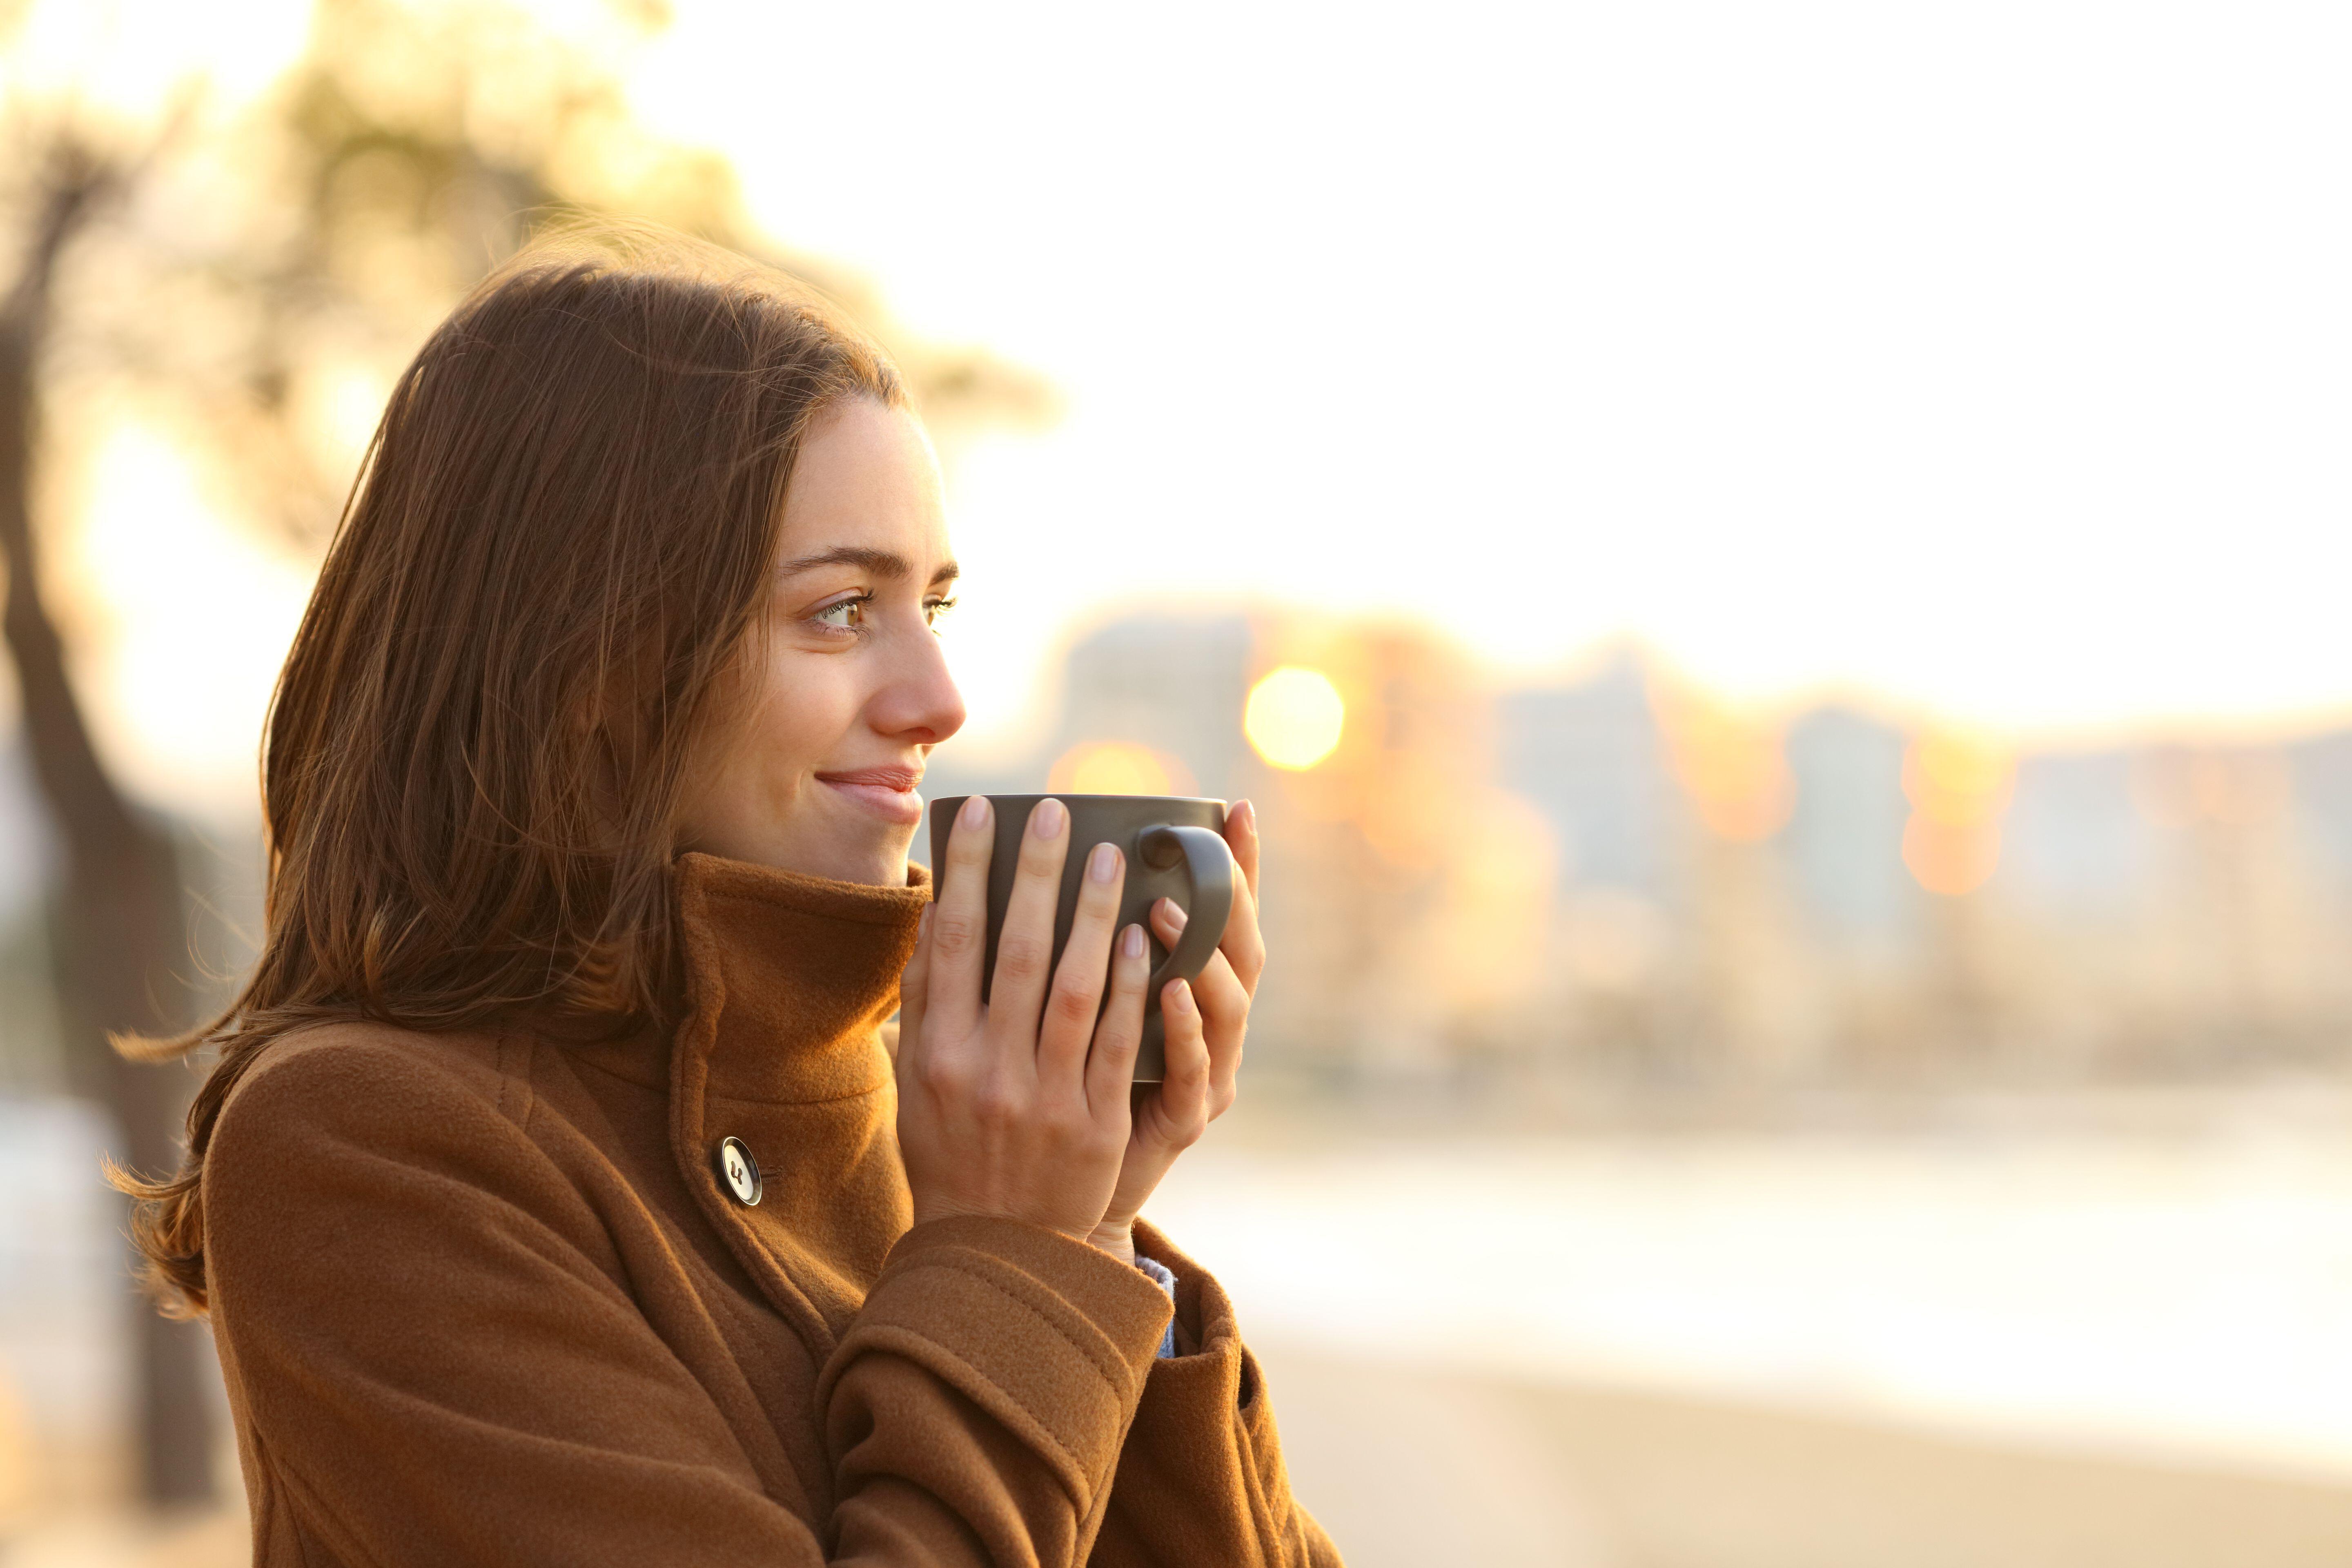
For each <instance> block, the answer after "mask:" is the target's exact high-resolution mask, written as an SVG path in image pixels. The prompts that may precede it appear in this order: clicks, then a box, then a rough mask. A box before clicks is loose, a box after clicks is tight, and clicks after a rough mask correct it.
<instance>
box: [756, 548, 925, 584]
mask: <svg viewBox="0 0 2352 1568" xmlns="http://www.w3.org/2000/svg"><path fill="white" fill-rule="evenodd" d="M820 566H863V567H864V568H866V570H867V571H868V572H871V573H873V574H875V575H876V576H877V577H887V578H889V579H890V580H891V581H892V582H894V583H902V582H904V581H906V580H907V579H908V578H909V577H911V576H913V575H914V574H915V568H914V564H913V563H911V562H909V561H908V559H907V558H906V557H905V556H903V555H901V554H899V553H898V552H896V551H894V550H871V549H868V548H866V546H864V545H862V544H836V545H835V546H834V547H833V548H832V549H830V550H820V551H818V552H816V553H815V554H814V555H800V556H795V557H793V559H792V560H790V561H787V562H784V563H782V565H781V566H779V567H778V568H777V571H778V573H779V574H781V575H782V576H786V577H794V576H798V575H799V574H801V573H803V572H814V571H815V570H816V569H817V568H818V567H820ZM959 575H961V573H960V572H959V571H958V570H957V567H956V563H954V562H952V561H950V562H948V563H945V564H943V565H942V566H940V569H939V570H938V571H936V572H934V573H932V574H931V586H932V587H935V588H936V587H938V586H939V585H940V584H942V583H948V582H952V581H954V580H955V578H956V577H958V576H959Z"/></svg>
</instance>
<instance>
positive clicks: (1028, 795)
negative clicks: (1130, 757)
mask: <svg viewBox="0 0 2352 1568" xmlns="http://www.w3.org/2000/svg"><path fill="white" fill-rule="evenodd" d="M973 795H987V796H988V798H989V799H991V800H1181V801H1185V802H1188V803H1190V804H1192V805H1225V804H1227V803H1226V801H1225V799H1224V797H1223V795H1090V794H1086V793H1083V792H1081V791H1077V790H1066V789H1041V790H1022V791H1019V792H1007V793H1005V794H1002V795H997V794H992V793H991V792H989V791H987V790H984V789H975V790H966V791H965V792H964V793H963V794H961V795H934V796H932V797H931V800H930V802H929V804H930V805H940V803H942V802H944V801H950V800H970V799H971V797H972V796H973Z"/></svg>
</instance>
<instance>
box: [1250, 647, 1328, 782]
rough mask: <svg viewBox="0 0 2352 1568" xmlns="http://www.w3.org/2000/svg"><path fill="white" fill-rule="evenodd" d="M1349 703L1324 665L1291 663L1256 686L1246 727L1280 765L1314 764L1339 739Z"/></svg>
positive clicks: (1268, 758)
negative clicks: (1314, 666)
mask: <svg viewBox="0 0 2352 1568" xmlns="http://www.w3.org/2000/svg"><path fill="white" fill-rule="evenodd" d="M1347 721H1348V704H1347V701H1346V700H1345V699H1343V698H1342V697H1341V696H1340V695H1339V688H1338V687H1336V686H1334V685H1332V684H1331V678H1330V677H1329V676H1328V675H1325V674H1324V673H1323V672H1322V671H1321V670H1319V669H1308V668H1305V667H1304V666H1301V665H1286V666H1284V667H1283V668H1280V669H1277V670H1275V671H1274V672H1273V673H1272V674H1270V675H1268V676H1266V677H1265V679H1262V680H1260V681H1259V682H1258V683H1257V684H1256V685H1255V686H1254V687H1252V688H1250V694H1249V703H1248V705H1247V706H1246V707H1245V708H1244V709H1243V710H1242V730H1243V732H1244V733H1245V734H1246V735H1248V736H1249V742H1250V744H1251V745H1252V746H1255V748H1257V754H1258V755H1259V756H1261V757H1264V758H1265V760H1266V761H1267V762H1269V763H1273V764H1274V765H1275V766H1276V767H1277V768H1288V769H1291V770H1293V771H1294V772H1295V771H1297V770H1300V769H1304V768H1311V767H1313V766H1314V765H1315V764H1316V763H1319V762H1321V761H1322V760H1323V759H1324V758H1326V757H1328V756H1329V755H1330V754H1331V752H1333V751H1334V750H1335V749H1336V748H1337V747H1338V746H1339V734H1340V731H1342V730H1343V729H1345V728H1346V726H1347Z"/></svg>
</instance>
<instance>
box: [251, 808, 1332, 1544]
mask: <svg viewBox="0 0 2352 1568" xmlns="http://www.w3.org/2000/svg"><path fill="white" fill-rule="evenodd" d="M677 878H678V894H679V898H678V905H679V920H680V922H681V930H682V931H683V934H684V937H685V948H686V952H687V968H688V985H689V990H688V1017H687V1021H686V1023H685V1024H684V1025H683V1026H681V1027H680V1028H679V1030H678V1031H677V1035H676V1037H674V1039H673V1040H668V1041H665V1040H659V1039H656V1038H653V1037H644V1038H640V1039H637V1040H635V1041H625V1042H619V1043H606V1044H602V1045H595V1046H586V1047H583V1046H580V1045H577V1044H565V1043H560V1042H557V1041H555V1040H552V1039H551V1038H548V1037H544V1036H541V1035H538V1034H534V1033H532V1032H530V1031H528V1030H522V1029H510V1030H507V1031H503V1032H497V1033H484V1034H466V1035H424V1034H416V1033H412V1032H408V1031H405V1030H401V1029H396V1028H392V1027H388V1026H374V1025H366V1024H344V1025H334V1026H321V1027H316V1028H311V1029H306V1030H303V1031H301V1032H299V1033H297V1034H294V1035H290V1036H289V1037H286V1038H284V1039H283V1040H280V1041H278V1042H276V1043H274V1044H272V1045H271V1046H270V1047H268V1048H267V1049H266V1050H265V1051H264V1052H263V1054H262V1056H261V1058H259V1060H258V1061H257V1064H256V1065H255V1067H254V1068H253V1070H252V1071H251V1072H250V1073H249V1074H248V1075H247V1078H246V1079H244V1081H243V1082H242V1083H240V1084H239V1085H238V1086H237V1088H236V1090H235V1092H234V1093H233V1094H232V1095H231V1096H230V1098H229V1100H228V1104H227V1106H226V1109H225V1110H223V1112H222V1114H221V1118H220V1121H219V1122H218V1124H217V1126H216V1129H215V1135H214V1140H213V1143H212V1148H211V1152H210V1154H209V1157H208V1162H207V1165H206V1169H205V1178H204V1205H205V1228H206V1234H207V1237H208V1238H209V1241H208V1246H209V1268H210V1279H211V1287H212V1300H213V1323H214V1328H215V1333H216V1336H217V1339H218V1342H219V1345H220V1351H221V1361H222V1365H223V1367H224V1369H225V1370H226V1374H227V1379H228V1389H229V1397H230V1403H231V1405H232V1406H233V1408H234V1410H235V1414H236V1433H237V1442H238V1447H239V1451H240V1454H241V1456H242V1458H243V1462H244V1468H245V1476H246V1483H247V1489H248V1491H249V1494H250V1497H251V1500H252V1508H253V1522H254V1536H255V1546H254V1555H255V1561H256V1562H257V1563H264V1564H268V1565H270V1568H280V1565H285V1568H292V1565H296V1564H300V1565H303V1568H326V1565H328V1564H334V1563H350V1564H359V1563H369V1564H419V1565H428V1564H429V1565H432V1568H441V1565H444V1564H460V1563H482V1564H497V1565H499V1568H514V1565H518V1564H539V1563H547V1564H565V1565H567V1568H583V1565H591V1564H605V1563H609V1564H613V1565H614V1568H622V1565H626V1568H648V1565H652V1564H665V1563H709V1564H713V1565H715V1568H753V1565H755V1564H759V1565H764V1564H772V1563H775V1564H784V1563H789V1564H815V1563H860V1564H871V1565H875V1568H879V1565H881V1564H902V1563H956V1564H963V1563H992V1564H1013V1563H1050V1564H1069V1563H1080V1562H1084V1563H1098V1564H1106V1565H1112V1564H1119V1565H1123V1564H1145V1563H1153V1564H1168V1565H1171V1568H1173V1565H1176V1564H1184V1565H1187V1568H1205V1565H1211V1564H1217V1565H1222V1564H1236V1565H1239V1564H1266V1565H1268V1568H1309V1565H1312V1568H1323V1565H1326V1564H1337V1563H1339V1555H1338V1553H1337V1552H1335V1551H1334V1550H1333V1549H1332V1546H1331V1543H1330V1542H1329V1540H1328V1537H1326V1536H1325V1535H1324V1533H1323V1531H1321V1530H1320V1529H1319V1528H1318V1527H1317V1525H1316V1523H1315V1521H1313V1520H1312V1519H1310V1518H1309V1517H1308V1516H1307V1512H1306V1510H1303V1509H1301V1508H1299V1507H1298V1506H1297V1504H1296V1503H1295V1502H1293V1501H1292V1500H1291V1496H1290V1488H1289V1484H1288V1482H1287V1480H1286V1478H1285V1475H1284V1471H1283V1463H1282V1452H1281V1448H1280V1446H1279V1444H1278V1442H1277V1440H1276V1436H1275V1425H1274V1415H1273V1412H1272V1411H1271V1410H1270V1409H1269V1408H1268V1405H1267V1398H1266V1389H1265V1380H1264V1378H1263V1377H1262V1376H1261V1375H1260V1374H1259V1372H1258V1369H1257V1365H1256V1363H1255V1360H1254V1359H1253V1358H1252V1356H1251V1354H1250V1352H1248V1350H1247V1349H1245V1348H1244V1346H1243V1344H1242V1342H1241V1340H1240V1337H1239V1335H1238V1333H1237V1331H1236V1330H1235V1328H1234V1314H1233V1309H1232V1306H1231V1304H1230V1303H1229V1302H1228V1301H1227V1300H1226V1299H1225V1295H1224V1292H1223V1290H1221V1289H1219V1288H1218V1286H1217V1284H1216V1281H1215V1280H1213V1279H1211V1278H1210V1277H1209V1276H1208V1275H1207V1274H1206V1273H1205V1272H1203V1271H1202V1268H1200V1267H1199V1265H1197V1264H1195V1263H1193V1262H1192V1260H1191V1259H1189V1258H1185V1257H1184V1256H1183V1254H1181V1252H1178V1251H1177V1250H1176V1249H1175V1248H1174V1247H1172V1246H1171V1245H1170V1243H1169V1241H1168V1238H1167V1237H1164V1236H1162V1235H1160V1233H1159V1232H1158V1231H1156V1230H1153V1229H1152V1228H1150V1226H1148V1225H1144V1226H1138V1227H1137V1242H1138V1245H1139V1247H1141V1248H1142V1249H1143V1250H1144V1251H1145V1252H1146V1253H1148V1254H1149V1255H1150V1256H1151V1257H1154V1258H1159V1259H1160V1261H1162V1262H1163V1263H1165V1264H1167V1265H1168V1266H1169V1267H1170V1268H1171V1269H1173V1270H1174V1271H1175V1273H1176V1277H1177V1288H1176V1295H1177V1306H1176V1314H1175V1321H1176V1339H1177V1349H1178V1352H1179V1353H1178V1355H1177V1356H1176V1357H1174V1358H1173V1359H1170V1360H1155V1359H1154V1352H1155V1351H1156V1350H1157V1349H1158V1347H1159V1343H1160V1335H1161V1331H1162V1330H1163V1328H1164V1327H1165V1326H1166V1325H1167V1323H1168V1321H1169V1305H1168V1300H1167V1297H1166V1296H1165V1295H1164V1294H1163V1293H1162V1291H1161V1290H1160V1287H1159V1286H1157V1285H1155V1284H1153V1283H1152V1281H1151V1280H1150V1279H1148V1278H1146V1277H1145V1276H1144V1275H1143V1274H1141V1273H1140V1272H1139V1271H1138V1270H1136V1269H1134V1268H1129V1267H1128V1266H1127V1265H1126V1264H1124V1263H1121V1262H1119V1261H1118V1260H1117V1259H1115V1258H1110V1257H1108V1255H1106V1254H1104V1253H1102V1252H1099V1251H1097V1250H1096V1249H1094V1248H1092V1247H1087V1246H1084V1245H1082V1244H1080V1243H1078V1242H1075V1241H1071V1240H1069V1239H1068V1238H1066V1237H1063V1236H1061V1235H1059V1234H1057V1233H1055V1232H1053V1231H1049V1230H1046V1229H1044V1228H1042V1227H1039V1226H1031V1225H1027V1224H1024V1223H1023V1222H1020V1221H1017V1220H1009V1219H975V1218H959V1219H946V1220H934V1221H931V1222H929V1223H928V1224H925V1225H922V1226H916V1227H914V1228H912V1229H910V1228H908V1227H909V1224H910V1221H911V1216H912V1210H911V1205H910V1204H909V1201H908V1193H907V1182H906V1175H905V1173H904V1170H903V1168H902V1167H901V1165H900V1163H899V1159H898V1145H897V1142H896V1141H895V1138H894V1134H893V1123H894V1118H895V1114H896V1100H895V1086H894V1084H893V1082H892V1079H891V1068H890V1061H889V1057H888V1055H887V1049H886V1047H885V1044H884V1040H883V1037H882V1026H883V1022H884V1020H885V1019H886V1018H887V1016H889V1014H890V1013H891V1011H892V1010H893V1008H895V1007H896V1005H897V1000H898V973H899V970H900V969H901V968H902V967H903V965H904V964H905V963H906V960H907V957H908V953H909V952H912V951H913V945H914V938H915V930H916V921H917V918H918V916H919V912H920V910H921V909H922V906H923V904H924V902H925V901H926V900H928V898H929V886H928V878H927V876H926V874H925V873H924V872H923V870H922V868H920V867H915V868H911V869H910V872H909V877H908V882H909V885H908V886H907V887H905V888H879V887H863V886H859V885H856V884H853V883H847V882H838V881H833V880H829V879H820V878H813V877H803V876H798V875H794V874H793V873H790V872H784V871H777V870H771V869H766V868H758V867H752V866H748V865H743V864H740V863H737V862H732V861H725V860H717V859H712V858H708V857H705V856H698V855H692V856H687V857H685V858H682V859H681V861H680V862H679V868H678V872H677ZM728 1136H733V1137H738V1138H740V1139H742V1140H743V1142H745V1143H746V1144H748V1145H749V1146H750V1147H751V1151H752V1152H753V1154H754V1155H755V1156H756V1157H757V1158H758V1160H759V1163H760V1166H761V1171H762V1172H763V1173H764V1174H765V1177H766V1187H765V1192H764V1194H762V1197H761V1203H760V1204H759V1205H758V1206H756V1207H745V1206H744V1205H741V1204H740V1203H738V1202H736V1200H735V1199H734V1198H733V1197H732V1196H731V1195H730V1193H729V1191H728V1190H727V1188H726V1186H725V1185H724V1184H723V1183H722V1182H721V1180H720V1178H719V1175H718V1174H717V1172H716V1170H715V1168H714V1163H713V1159H712V1154H713V1150H714V1147H715V1145H716V1144H717V1143H718V1142H719V1140H720V1139H721V1138H724V1137H728Z"/></svg>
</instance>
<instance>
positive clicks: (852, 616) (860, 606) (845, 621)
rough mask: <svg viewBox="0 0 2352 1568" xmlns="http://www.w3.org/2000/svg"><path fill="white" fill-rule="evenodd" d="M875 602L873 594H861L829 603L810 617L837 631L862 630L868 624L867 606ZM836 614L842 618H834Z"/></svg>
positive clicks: (818, 623)
mask: <svg viewBox="0 0 2352 1568" xmlns="http://www.w3.org/2000/svg"><path fill="white" fill-rule="evenodd" d="M873 602H874V595H871V594H860V595H857V596H856V597H855V598H851V599H842V600H839V601H837V602H835V603H834V604H830V605H826V606H825V607H824V609H822V610H819V611H818V612H817V613H816V614H815V615H814V616H810V617H809V619H811V620H813V621H814V622H815V623H816V624H817V625H819V626H831V627H833V628H834V629H835V630H836V631H845V632H854V631H862V630H864V629H865V626H866V605H869V604H871V603H873ZM835 616H840V617H841V618H840V619H839V620H835V619H834V617H835Z"/></svg>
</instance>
